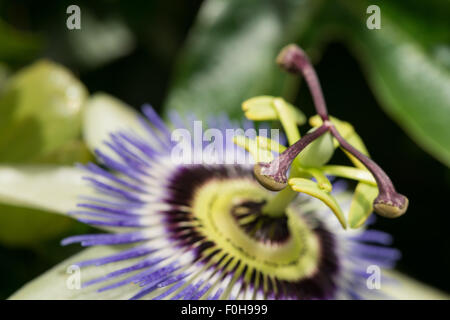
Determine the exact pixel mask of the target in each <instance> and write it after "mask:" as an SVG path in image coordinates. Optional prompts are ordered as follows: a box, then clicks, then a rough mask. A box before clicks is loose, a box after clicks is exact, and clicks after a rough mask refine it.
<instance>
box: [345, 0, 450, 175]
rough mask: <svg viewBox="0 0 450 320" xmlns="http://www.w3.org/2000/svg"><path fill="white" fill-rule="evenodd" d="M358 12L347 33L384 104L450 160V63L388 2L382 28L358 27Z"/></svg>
mask: <svg viewBox="0 0 450 320" xmlns="http://www.w3.org/2000/svg"><path fill="white" fill-rule="evenodd" d="M383 5H384V4H383ZM356 12H357V10H354V11H353V15H354V17H353V19H354V20H351V23H350V24H349V25H348V26H349V28H348V29H347V32H348V35H349V37H348V39H349V41H350V43H351V46H352V47H353V48H354V51H355V53H356V54H357V56H358V57H359V58H360V60H361V62H362V65H363V67H364V68H365V71H366V73H367V76H368V79H369V82H370V84H371V85H372V87H373V90H374V92H375V94H376V96H377V97H378V98H379V100H380V101H381V104H382V106H383V108H384V109H385V111H386V112H387V113H388V114H389V115H390V116H391V117H392V118H393V119H394V120H395V121H396V122H397V123H398V124H399V125H400V126H401V127H402V128H403V129H404V130H405V131H406V132H407V133H408V134H409V135H410V136H411V137H412V138H413V139H414V141H416V142H417V143H418V144H419V145H421V147H422V148H424V149H425V150H426V151H428V152H429V153H431V154H432V155H433V156H435V157H436V158H437V159H439V160H440V161H441V162H443V163H444V164H446V165H447V166H450V126H449V125H448V119H450V71H449V69H446V68H445V67H444V66H443V65H442V64H440V63H439V62H438V61H437V60H436V59H434V57H433V56H432V55H431V54H430V52H429V51H427V50H426V49H427V47H425V46H423V45H421V43H419V42H418V41H417V39H416V37H415V35H414V34H410V33H408V32H407V31H406V30H404V29H402V25H401V24H399V23H398V22H397V19H396V16H393V15H392V13H391V11H390V10H389V6H386V10H383V9H382V27H381V29H380V30H369V29H367V28H361V27H360V26H359V27H356V25H357V24H358V25H360V24H361V23H364V22H363V21H361V19H360V17H359V16H357V14H356ZM401 14H403V15H408V14H409V12H408V10H403V11H402V12H401ZM409 29H410V28H409ZM447 30H448V19H447ZM447 38H448V37H447Z"/></svg>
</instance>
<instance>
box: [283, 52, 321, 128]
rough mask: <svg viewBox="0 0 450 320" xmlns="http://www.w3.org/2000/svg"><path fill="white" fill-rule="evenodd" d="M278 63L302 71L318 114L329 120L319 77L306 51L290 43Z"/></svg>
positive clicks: (292, 69) (297, 72)
mask: <svg viewBox="0 0 450 320" xmlns="http://www.w3.org/2000/svg"><path fill="white" fill-rule="evenodd" d="M277 63H278V65H279V66H280V67H281V68H283V69H284V70H286V71H287V72H290V73H293V74H299V73H301V74H302V75H303V77H304V78H305V80H306V83H307V84H308V87H309V90H310V91H311V95H312V98H313V100H314V105H315V107H316V111H317V114H318V115H319V116H320V117H321V118H322V120H323V121H325V120H328V111H327V106H326V104H325V99H324V97H323V94H322V88H321V86H320V82H319V78H318V77H317V74H316V71H315V70H314V68H313V66H312V64H311V62H310V61H309V58H308V56H307V55H306V53H305V52H304V51H303V50H302V49H301V48H300V47H299V46H297V45H295V44H290V45H288V46H286V47H284V49H283V50H281V52H280V54H279V55H278V57H277Z"/></svg>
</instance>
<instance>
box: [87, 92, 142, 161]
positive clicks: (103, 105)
mask: <svg viewBox="0 0 450 320" xmlns="http://www.w3.org/2000/svg"><path fill="white" fill-rule="evenodd" d="M119 130H133V131H136V132H140V131H142V129H141V124H140V123H139V120H138V113H137V112H135V111H134V110H133V109H132V108H131V107H129V106H128V105H126V104H125V103H124V102H122V101H120V100H118V99H116V98H114V97H112V96H110V95H108V94H105V93H96V94H94V95H93V96H92V97H91V98H90V99H89V100H88V102H87V104H86V106H85V110H84V113H83V137H84V140H85V142H86V144H87V146H88V147H89V149H90V150H91V151H94V150H95V149H101V150H102V151H103V152H107V153H108V152H110V151H109V149H108V148H107V147H106V146H105V145H104V142H105V141H108V140H110V137H109V135H110V133H113V132H117V131H119ZM109 154H110V155H111V154H112V152H110V153H109Z"/></svg>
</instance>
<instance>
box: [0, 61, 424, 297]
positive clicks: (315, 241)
mask: <svg viewBox="0 0 450 320" xmlns="http://www.w3.org/2000/svg"><path fill="white" fill-rule="evenodd" d="M287 56H289V55H287ZM294 60H295V59H294ZM290 61H291V60H290ZM287 69H288V70H291V71H292V68H291V67H288V68H287ZM300 69H301V70H302V71H304V69H302V68H300ZM308 75H309V76H310V75H311V71H308V72H306V74H305V76H306V78H307V81H309V83H310V86H311V82H310V80H311V79H310V78H309V80H308ZM314 75H315V74H314ZM313 80H314V79H313ZM313 82H314V81H313ZM311 89H312V92H313V97H314V98H315V99H316V100H317V98H318V97H319V100H320V99H323V97H321V93H320V96H318V95H317V94H318V92H317V91H316V89H317V87H315V84H314V83H313V84H312V87H311ZM319 90H320V87H319ZM316 102H317V101H316ZM319 105H320V107H319V108H318V115H319V116H320V118H321V121H322V123H320V119H317V118H314V117H313V118H312V119H310V122H311V124H312V125H313V126H315V127H318V129H315V130H314V129H313V130H312V131H311V132H310V133H308V134H307V135H305V136H304V137H303V138H300V133H299V132H298V128H297V125H298V124H301V123H300V122H302V117H303V116H302V114H301V113H300V112H299V111H298V110H297V109H295V108H294V107H293V106H291V105H289V104H288V103H286V102H285V101H284V100H282V99H280V98H274V97H267V96H264V97H257V98H254V99H250V100H248V101H246V102H245V103H244V104H243V109H244V111H245V113H246V116H247V117H248V118H249V119H253V120H279V121H280V122H281V124H282V125H283V128H284V129H285V132H286V136H287V138H288V141H289V144H290V147H288V148H286V147H285V146H283V145H281V144H278V143H276V142H275V141H273V140H271V139H268V138H267V137H260V136H255V137H251V138H250V139H249V138H248V137H245V136H244V137H242V136H236V137H235V143H236V145H234V144H223V145H222V147H221V148H219V149H215V152H212V153H211V152H207V151H206V149H204V148H202V149H201V151H200V152H201V156H199V154H198V149H195V148H190V144H191V142H190V141H183V142H181V144H182V145H183V146H184V147H185V148H183V150H184V151H185V152H191V154H188V157H187V158H189V159H195V161H193V162H188V163H183V162H177V161H173V157H172V156H173V154H172V150H173V148H174V147H175V145H176V144H178V145H179V142H177V143H175V142H174V141H173V139H172V130H171V129H172V128H174V127H175V128H178V129H180V128H185V129H187V130H189V129H190V128H191V127H192V126H191V123H192V122H190V121H187V122H185V121H183V120H181V117H177V116H175V117H173V120H172V123H171V124H169V125H166V124H165V123H164V122H163V121H162V120H161V119H160V118H159V117H158V115H157V114H156V113H155V111H154V110H153V109H152V108H151V107H149V106H145V107H144V108H143V109H142V110H143V113H144V114H145V117H141V116H138V115H135V114H134V113H133V111H131V110H127V109H125V108H123V107H121V106H120V104H119V103H118V102H117V101H115V100H111V98H105V96H102V95H100V96H96V97H94V98H92V99H91V102H90V103H89V104H88V106H87V107H86V110H85V121H84V122H85V123H84V137H85V139H86V142H87V144H88V146H89V147H91V148H92V149H93V150H95V154H96V156H97V160H98V164H95V163H90V164H88V165H85V166H82V168H81V169H80V168H79V169H69V168H58V169H54V168H53V169H51V170H47V172H45V173H43V172H44V171H43V170H42V168H40V169H39V170H29V171H26V170H17V169H15V170H14V169H10V170H9V171H8V170H3V171H2V170H0V175H1V176H2V177H3V178H4V179H5V178H7V179H9V181H10V182H11V183H10V184H9V188H3V189H0V195H1V197H2V198H8V199H9V200H10V201H11V202H14V201H16V202H21V203H28V204H30V203H34V204H32V205H33V206H35V207H39V208H45V209H50V210H53V211H60V212H68V214H69V215H70V216H72V217H75V218H76V219H78V220H79V221H81V222H83V223H87V224H90V225H92V226H94V227H98V228H100V229H102V230H104V231H107V232H106V233H98V234H87V235H75V236H72V237H69V238H66V239H64V240H63V241H62V244H63V245H70V244H74V243H80V244H81V245H82V246H84V247H90V248H89V249H87V250H86V251H83V252H82V253H80V254H78V255H76V256H75V257H73V258H71V259H69V260H67V261H64V262H63V263H61V264H60V265H58V266H56V267H55V268H54V269H52V270H50V271H48V272H47V273H46V274H44V275H42V276H41V277H39V278H38V279H36V280H34V281H32V282H31V283H29V284H28V285H26V286H25V287H24V288H22V289H21V290H19V291H18V292H17V293H16V294H15V295H13V297H12V298H16V299H34V298H38V299H45V298H49V299H77V298H81V299H360V298H374V297H382V298H388V297H390V295H389V293H390V292H387V291H385V290H384V289H385V288H389V282H388V277H385V276H384V274H385V271H384V270H386V269H389V268H392V267H393V266H394V264H395V261H396V260H397V259H398V258H399V255H400V254H399V252H398V250H396V249H393V248H390V247H388V246H389V245H390V243H391V241H392V238H391V236H390V235H388V234H386V233H383V232H381V231H375V230H366V229H365V226H367V225H368V224H369V223H370V221H371V219H369V220H366V219H367V218H368V216H369V214H370V212H371V211H372V206H371V202H370V201H369V202H367V200H368V199H371V200H372V201H373V200H374V199H375V197H377V192H375V193H374V189H375V191H377V188H378V190H379V191H380V192H379V193H380V195H381V196H382V199H381V200H380V198H376V199H378V200H376V199H375V202H374V204H375V208H377V205H378V204H381V208H380V207H379V208H378V209H379V210H378V211H379V212H380V213H381V214H383V215H387V216H396V215H400V214H402V213H404V210H406V205H407V204H405V202H404V201H405V200H404V199H406V198H402V197H403V196H401V195H398V196H397V193H396V192H395V189H394V188H393V186H392V183H391V182H390V180H389V178H387V176H386V175H385V174H384V172H383V171H382V170H381V169H380V168H379V167H378V166H377V165H375V164H374V163H373V162H372V160H370V159H369V158H367V157H366V156H364V155H363V154H364V153H365V152H364V146H363V144H362V142H361V141H359V140H358V139H359V137H358V136H357V135H356V133H355V132H354V131H353V130H352V128H351V127H349V126H348V125H347V124H345V123H343V122H340V121H339V120H337V119H331V118H329V117H328V114H327V113H326V108H324V105H321V102H320V101H319ZM330 121H331V122H330ZM204 125H205V127H206V128H208V127H209V128H215V129H216V130H218V131H219V132H221V133H222V134H223V136H226V129H230V128H234V127H239V124H233V123H231V121H229V120H228V119H227V118H226V117H218V118H213V119H211V120H210V121H208V122H207V123H205V124H204ZM249 126H250V127H251V126H253V124H249V123H247V128H248V127H249ZM330 133H331V134H330ZM340 134H342V135H343V136H344V137H345V138H346V139H351V141H352V144H349V145H350V147H349V146H347V145H345V143H346V140H345V139H344V138H343V137H341V136H340ZM332 136H333V137H335V138H336V139H337V144H336V141H335V140H332ZM238 146H240V147H243V148H239V147H238ZM337 146H341V147H343V149H345V150H347V152H348V153H349V155H350V159H352V160H353V161H354V163H355V165H356V166H357V168H352V167H345V166H326V165H325V164H326V163H327V162H328V161H329V159H330V157H331V155H332V153H333V152H334V149H335V147H337ZM353 146H355V147H353ZM352 148H355V150H356V152H355V150H353V149H352ZM248 152H250V154H251V155H252V157H250V156H249V153H248ZM299 153H300V155H299V156H298V157H297V155H298V154H299ZM230 155H232V157H233V158H234V159H235V162H234V163H229V161H227V159H228V158H229V156H230ZM199 159H200V160H199ZM252 159H253V160H254V161H253V160H252ZM248 160H249V161H248ZM275 164H277V165H275ZM362 165H365V166H366V167H367V169H368V171H367V170H365V169H362V168H363V166H362ZM264 167H265V168H269V169H270V170H265V169H264ZM289 168H290V171H289V178H288V174H287V171H288V169H289ZM369 172H370V173H371V174H372V175H373V176H371V174H370V173H369ZM80 175H82V176H83V181H84V182H87V183H88V185H89V188H86V187H85V186H84V184H82V183H81V182H80V181H81V179H80ZM330 176H335V177H345V178H351V179H354V180H357V181H359V184H358V187H357V188H356V191H355V196H354V197H351V196H350V193H349V192H348V191H347V189H346V187H345V186H344V185H343V184H342V182H340V181H339V180H332V181H335V182H334V184H332V183H331V182H330V180H329V177H330ZM42 180H44V182H45V183H47V184H50V185H51V188H50V189H51V190H52V192H51V194H49V192H46V191H45V190H43V189H42V188H39V187H38V186H39V185H42V184H41V182H42ZM288 185H289V186H288ZM19 187H20V189H21V190H22V191H23V193H22V194H20V195H17V194H16V193H14V190H15V189H19ZM68 190H69V191H68ZM274 190H275V191H274ZM280 190H281V191H280ZM276 191H279V192H276ZM73 193H76V194H78V195H79V196H80V197H78V198H76V199H78V200H77V201H76V203H74V199H75V197H74V196H72V194H73ZM380 195H379V196H380ZM49 199H50V200H49ZM319 200H320V201H319ZM365 203H369V205H368V206H367V205H364V204H365ZM323 204H326V206H324V205H323ZM330 209H331V210H330ZM331 212H332V213H334V215H335V216H336V217H337V218H338V219H336V217H335V216H333V215H332V214H331ZM347 223H349V224H350V226H351V227H353V228H356V229H353V230H348V229H347V230H346V229H345V228H346V226H347ZM361 225H364V227H363V228H357V227H360V226H361ZM380 268H381V269H380ZM381 270H383V272H382V273H380V271H381ZM79 281H80V282H81V286H78V285H77V283H78V282H79ZM379 284H381V289H380V286H379ZM421 289H422V288H421Z"/></svg>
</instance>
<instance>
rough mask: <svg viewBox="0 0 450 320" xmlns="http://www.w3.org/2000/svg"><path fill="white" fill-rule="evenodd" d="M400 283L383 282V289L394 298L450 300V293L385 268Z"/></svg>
mask: <svg viewBox="0 0 450 320" xmlns="http://www.w3.org/2000/svg"><path fill="white" fill-rule="evenodd" d="M383 273H385V274H386V275H387V276H388V277H391V278H393V279H394V280H396V281H397V282H398V284H391V283H381V290H382V291H383V293H385V294H388V295H389V296H390V297H392V298H393V299H401V300H450V295H449V294H447V293H444V292H442V291H439V290H437V289H435V288H432V287H430V286H428V285H426V284H423V283H421V282H419V281H417V280H414V279H412V278H410V277H408V276H406V275H404V274H401V273H400V272H398V271H387V270H383Z"/></svg>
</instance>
